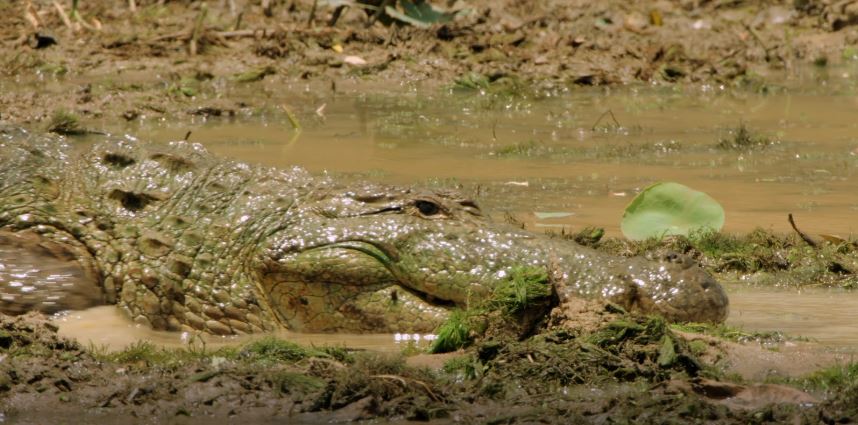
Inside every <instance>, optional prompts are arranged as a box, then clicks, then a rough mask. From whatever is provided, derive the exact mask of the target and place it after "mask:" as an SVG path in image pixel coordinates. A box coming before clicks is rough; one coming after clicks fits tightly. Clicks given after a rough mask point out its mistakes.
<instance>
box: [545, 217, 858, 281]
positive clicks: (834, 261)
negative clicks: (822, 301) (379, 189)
mask: <svg viewBox="0 0 858 425" xmlns="http://www.w3.org/2000/svg"><path fill="white" fill-rule="evenodd" d="M576 235H578V234H577V233H572V234H559V235H555V236H556V237H561V238H564V239H574V238H575V237H576ZM832 241H834V242H832ZM832 241H828V240H821V241H819V242H818V243H817V244H816V245H815V246H811V245H809V244H808V243H807V242H806V241H804V240H803V239H802V238H801V237H799V236H798V235H796V234H787V235H784V234H777V233H773V232H771V231H768V230H765V229H756V230H754V231H751V232H750V233H747V234H742V235H733V234H727V233H719V232H714V231H710V230H700V231H696V232H692V233H691V234H689V235H688V236H670V237H664V238H657V237H653V238H648V239H644V240H640V241H630V240H627V239H623V238H606V239H600V240H597V241H595V242H592V243H589V244H588V245H589V246H591V247H593V248H596V249H598V250H600V251H604V252H608V253H611V254H615V255H622V256H629V257H631V256H637V255H643V256H647V257H650V258H654V259H658V258H660V257H664V256H666V255H668V254H669V253H680V254H684V255H686V256H688V257H690V258H691V259H693V260H695V261H697V262H698V263H699V264H700V265H701V266H703V267H704V268H706V269H707V270H710V271H712V272H714V273H720V274H725V273H729V274H741V275H744V276H747V278H746V280H750V281H752V282H753V283H757V284H763V285H767V284H771V285H779V286H803V285H814V286H836V287H842V288H847V289H849V288H856V287H858V247H856V244H855V241H854V240H842V241H837V240H835V239H832ZM728 278H730V279H734V278H735V276H733V277H728Z"/></svg>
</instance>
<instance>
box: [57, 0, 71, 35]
mask: <svg viewBox="0 0 858 425" xmlns="http://www.w3.org/2000/svg"><path fill="white" fill-rule="evenodd" d="M53 4H54V9H57V14H59V15H60V19H62V20H63V24H65V26H66V27H68V28H69V29H70V30H74V27H73V26H72V23H71V19H69V15H67V14H66V11H65V9H63V5H61V4H60V3H59V2H57V1H56V0H54V2H53Z"/></svg>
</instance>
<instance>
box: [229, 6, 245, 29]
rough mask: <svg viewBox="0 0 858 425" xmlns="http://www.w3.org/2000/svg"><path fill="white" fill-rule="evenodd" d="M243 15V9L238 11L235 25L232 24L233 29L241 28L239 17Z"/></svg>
mask: <svg viewBox="0 0 858 425" xmlns="http://www.w3.org/2000/svg"><path fill="white" fill-rule="evenodd" d="M243 17H244V11H243V10H242V11H241V12H238V16H237V17H236V18H235V25H233V26H232V30H233V31H238V30H240V29H241V19H242V18H243Z"/></svg>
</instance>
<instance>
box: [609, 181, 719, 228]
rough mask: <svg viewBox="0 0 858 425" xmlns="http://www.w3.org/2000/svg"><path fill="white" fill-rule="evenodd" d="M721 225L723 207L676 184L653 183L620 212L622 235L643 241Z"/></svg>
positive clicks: (706, 196)
mask: <svg viewBox="0 0 858 425" xmlns="http://www.w3.org/2000/svg"><path fill="white" fill-rule="evenodd" d="M722 226H724V209H723V208H722V207H721V205H720V204H719V203H718V201H716V200H714V199H712V197H711V196H709V195H707V194H705V193H703V192H698V191H696V190H694V189H691V188H689V187H687V186H683V185H681V184H679V183H671V182H663V183H656V184H654V185H652V186H650V187H647V188H646V189H644V190H643V191H642V192H641V193H640V194H638V196H636V197H635V199H633V200H632V202H631V203H630V204H629V206H627V207H626V212H625V213H624V214H623V222H622V224H621V225H620V227H621V229H622V231H623V235H625V236H626V237H627V238H629V239H631V240H644V239H647V238H651V237H662V236H665V235H686V236H687V235H689V234H690V233H691V232H693V231H695V230H698V229H701V228H709V229H712V230H714V231H719V230H721V227H722Z"/></svg>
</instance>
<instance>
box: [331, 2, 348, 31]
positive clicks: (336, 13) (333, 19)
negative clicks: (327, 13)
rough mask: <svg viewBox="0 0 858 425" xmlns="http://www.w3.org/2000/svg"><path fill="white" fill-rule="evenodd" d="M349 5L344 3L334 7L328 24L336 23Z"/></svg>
mask: <svg viewBox="0 0 858 425" xmlns="http://www.w3.org/2000/svg"><path fill="white" fill-rule="evenodd" d="M348 8H349V7H348V6H346V5H344V4H343V5H339V6H337V8H336V9H334V13H333V14H331V19H330V20H329V21H328V26H329V27H332V26H334V25H336V24H337V21H339V20H340V17H341V16H342V15H343V12H345V11H346V9H348Z"/></svg>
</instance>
